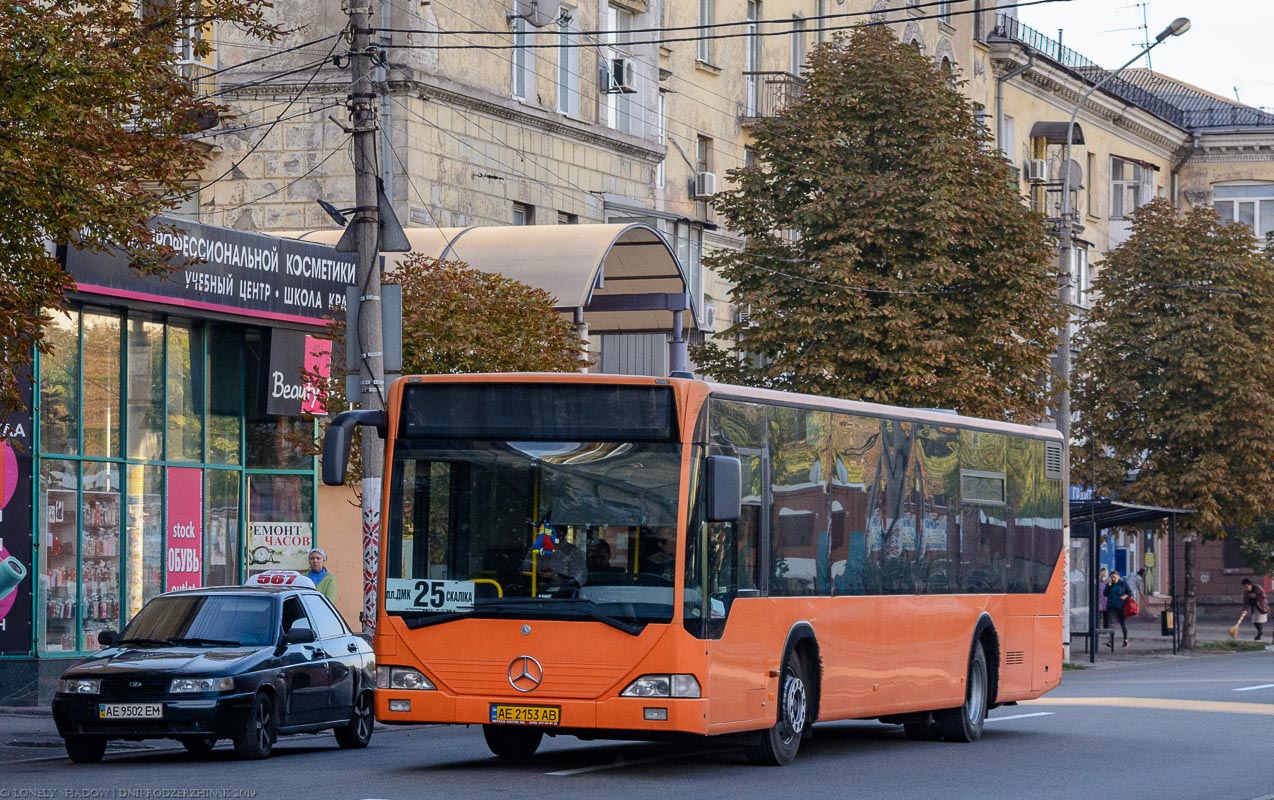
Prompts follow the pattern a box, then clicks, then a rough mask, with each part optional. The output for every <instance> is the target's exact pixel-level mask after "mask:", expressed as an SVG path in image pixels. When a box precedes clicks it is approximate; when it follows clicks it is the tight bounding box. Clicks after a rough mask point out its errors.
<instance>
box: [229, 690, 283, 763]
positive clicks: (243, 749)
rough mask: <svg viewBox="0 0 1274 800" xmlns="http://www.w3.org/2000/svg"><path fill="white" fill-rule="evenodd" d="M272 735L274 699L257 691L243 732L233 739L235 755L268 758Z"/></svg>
mask: <svg viewBox="0 0 1274 800" xmlns="http://www.w3.org/2000/svg"><path fill="white" fill-rule="evenodd" d="M274 737H275V720H274V701H273V700H272V699H271V698H270V695H268V694H266V693H265V692H257V696H256V697H255V698H253V700H252V711H251V712H250V713H249V714H248V722H247V724H246V725H244V729H243V733H242V734H241V735H240V736H239V737H238V738H236V739H235V740H234V752H235V755H237V756H238V757H239V758H246V759H259V758H269V757H270V753H271V752H273V751H274Z"/></svg>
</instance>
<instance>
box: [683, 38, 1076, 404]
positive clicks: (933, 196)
mask: <svg viewBox="0 0 1274 800" xmlns="http://www.w3.org/2000/svg"><path fill="white" fill-rule="evenodd" d="M753 135H754V141H753V146H754V148H755V150H756V154H757V156H758V158H757V162H756V163H755V164H754V165H751V166H745V167H743V168H741V169H735V170H732V171H731V172H730V177H731V178H732V179H733V180H734V181H735V182H736V188H735V189H734V190H732V191H729V192H724V193H722V194H720V195H718V197H717V200H716V208H717V209H718V210H719V211H720V212H721V213H722V215H723V216H724V217H725V220H726V223H727V226H728V227H729V228H731V229H732V230H735V231H738V232H740V233H741V234H743V235H744V236H745V237H746V245H745V247H744V248H743V249H742V250H741V251H737V252H736V251H725V250H723V251H718V252H717V253H714V254H713V255H712V256H710V257H707V258H705V259H704V261H705V263H706V264H707V265H708V266H709V267H710V268H712V269H714V270H716V271H718V272H719V273H720V274H721V275H722V276H723V277H724V278H726V279H727V280H728V281H730V282H731V283H732V284H733V288H732V290H731V295H730V297H731V301H732V302H733V303H735V304H737V305H739V306H740V307H744V308H750V309H751V314H750V319H749V320H748V321H747V322H745V323H739V324H735V325H733V326H731V327H730V328H728V329H726V330H725V331H723V332H722V333H720V334H718V337H717V338H718V339H730V338H733V337H739V338H741V339H742V340H743V341H742V344H741V345H740V349H741V351H745V352H746V355H747V358H746V359H741V358H740V357H739V354H738V353H734V352H730V351H728V350H726V349H725V348H724V347H722V346H720V345H718V344H717V343H715V342H709V343H707V344H706V345H704V346H702V347H698V348H695V349H694V351H693V353H692V357H693V358H694V360H695V361H696V363H697V364H698V365H699V367H700V369H701V370H702V371H703V372H705V373H707V374H709V375H712V376H714V377H717V378H720V379H724V380H727V381H730V382H736V383H744V384H750V385H761V386H769V387H773V388H779V389H786V390H794V391H804V392H810V393H814V394H820V395H832V396H840V397H852V398H861V399H865V400H871V401H876V402H883V403H896V404H903V405H913V406H940V407H946V408H955V409H958V410H960V411H961V412H963V413H967V414H975V415H982V416H992V417H1003V418H1013V419H1020V420H1028V421H1029V420H1034V419H1037V418H1038V417H1039V416H1040V415H1041V412H1042V410H1043V408H1044V405H1045V402H1046V391H1047V390H1046V385H1047V381H1046V380H1045V378H1046V374H1047V371H1048V369H1049V355H1050V353H1051V352H1052V351H1053V350H1054V349H1055V346H1056V339H1057V336H1056V331H1057V328H1058V322H1059V316H1058V315H1059V310H1058V305H1057V301H1056V288H1057V287H1056V282H1055V279H1054V277H1053V272H1054V271H1053V269H1052V268H1051V267H1050V262H1051V253H1052V249H1051V248H1050V246H1049V244H1048V240H1047V234H1046V231H1045V227H1044V224H1043V220H1042V218H1041V217H1040V216H1039V215H1038V214H1035V213H1033V212H1031V211H1029V210H1028V209H1027V208H1026V207H1025V206H1024V205H1023V203H1022V198H1021V197H1020V196H1019V195H1018V194H1017V191H1016V189H1015V186H1014V185H1013V182H1012V179H1011V177H1010V173H1009V166H1008V164H1007V163H1006V162H1005V161H1004V159H1003V157H1002V156H1001V155H1000V154H999V152H998V151H996V150H995V149H994V146H993V144H992V143H991V141H990V139H989V134H988V133H987V131H986V130H985V129H984V128H983V127H982V125H981V124H980V123H979V121H978V119H977V117H976V115H975V113H974V109H973V107H972V106H971V104H970V102H969V101H968V100H967V99H966V98H965V97H964V96H963V95H961V94H960V92H959V91H958V89H957V87H956V85H955V84H954V83H953V81H952V79H951V76H949V75H948V74H947V73H945V72H943V71H941V70H940V69H939V68H938V67H937V66H935V65H934V64H933V62H931V61H930V60H929V59H927V58H925V57H924V56H923V55H921V54H920V53H919V52H918V51H917V50H916V49H915V48H913V47H910V46H907V45H903V44H902V43H900V42H899V41H898V40H897V39H896V38H895V37H894V36H893V34H892V33H890V32H889V31H888V30H887V29H886V28H884V27H879V26H878V27H870V28H863V29H860V30H858V31H855V32H854V34H853V35H852V36H849V37H838V38H837V39H836V40H834V41H832V42H829V43H827V44H824V45H821V46H819V47H818V48H816V49H815V50H814V52H813V53H812V54H811V56H810V59H809V71H808V80H807V82H806V84H805V87H804V91H803V95H802V98H801V99H800V100H799V101H798V102H796V103H794V104H793V105H791V106H790V107H789V108H787V109H786V110H785V111H783V112H781V113H780V114H779V115H778V116H777V117H774V118H769V119H766V120H763V121H761V122H760V123H758V124H757V125H756V127H755V128H754V129H753Z"/></svg>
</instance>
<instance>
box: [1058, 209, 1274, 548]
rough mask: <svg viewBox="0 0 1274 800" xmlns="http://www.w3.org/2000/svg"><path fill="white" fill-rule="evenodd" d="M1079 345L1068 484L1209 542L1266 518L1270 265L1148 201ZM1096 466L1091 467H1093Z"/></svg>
mask: <svg viewBox="0 0 1274 800" xmlns="http://www.w3.org/2000/svg"><path fill="white" fill-rule="evenodd" d="M1094 289H1095V290H1096V292H1097V293H1098V298H1097V300H1096V302H1095V303H1094V305H1093V308H1092V311H1091V313H1090V315H1089V318H1088V321H1087V322H1086V324H1084V325H1083V327H1082V329H1081V330H1080V332H1079V334H1078V336H1077V346H1078V348H1079V354H1078V357H1077V359H1076V381H1075V383H1076V386H1075V408H1076V410H1077V411H1078V413H1079V422H1078V424H1077V425H1076V427H1075V433H1076V437H1077V439H1080V440H1087V441H1089V445H1085V446H1080V447H1076V448H1075V451H1074V458H1073V464H1074V466H1073V470H1072V474H1073V475H1074V476H1075V478H1076V479H1077V480H1079V481H1084V482H1086V483H1095V486H1096V488H1097V491H1098V493H1100V494H1106V495H1109V494H1111V493H1112V492H1117V493H1118V494H1119V495H1120V497H1122V498H1124V499H1127V500H1129V501H1131V502H1136V503H1146V504H1151V505H1164V506H1174V507H1182V508H1190V509H1193V510H1194V512H1195V513H1194V514H1193V515H1191V516H1189V517H1184V518H1183V521H1184V522H1185V523H1186V524H1187V525H1188V526H1189V527H1191V528H1193V529H1194V530H1196V531H1198V532H1199V533H1201V534H1203V535H1204V536H1205V537H1206V538H1217V537H1222V536H1224V532H1225V529H1226V527H1227V526H1235V527H1248V526H1251V525H1253V524H1254V523H1255V521H1256V520H1258V519H1260V518H1262V517H1264V516H1266V515H1269V514H1270V513H1271V511H1274V509H1272V508H1271V506H1272V505H1274V393H1271V391H1270V388H1271V386H1274V262H1272V261H1271V259H1270V258H1269V257H1268V256H1267V255H1265V254H1263V253H1261V252H1260V251H1259V250H1257V249H1256V242H1255V240H1254V239H1253V237H1252V235H1251V232H1250V231H1249V230H1248V229H1247V227H1246V226H1243V225H1231V224H1225V223H1222V222H1221V220H1220V219H1219V218H1218V217H1217V215H1216V213H1215V212H1214V211H1213V210H1212V209H1210V208H1206V207H1203V208H1196V209H1193V210H1191V211H1189V212H1188V213H1186V214H1185V215H1184V216H1178V214H1177V213H1176V211H1175V210H1174V209H1173V207H1172V205H1171V204H1170V203H1168V202H1167V201H1155V202H1153V203H1150V204H1148V205H1146V206H1143V207H1142V208H1141V209H1139V210H1138V211H1137V212H1136V213H1135V214H1134V216H1133V228H1132V235H1131V237H1130V238H1129V239H1128V241H1126V242H1125V243H1124V244H1123V245H1121V246H1120V247H1119V248H1117V249H1116V250H1115V251H1114V252H1112V253H1111V254H1110V256H1109V257H1108V258H1107V259H1106V261H1105V262H1104V263H1103V265H1102V270H1101V273H1100V275H1099V276H1098V278H1097V279H1096V281H1095V282H1094ZM1094 453H1095V458H1094V457H1093V454H1094Z"/></svg>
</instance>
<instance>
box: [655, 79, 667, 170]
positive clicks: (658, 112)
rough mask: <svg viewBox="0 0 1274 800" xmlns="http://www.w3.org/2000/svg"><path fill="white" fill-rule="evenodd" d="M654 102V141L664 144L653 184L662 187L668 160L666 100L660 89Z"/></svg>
mask: <svg viewBox="0 0 1274 800" xmlns="http://www.w3.org/2000/svg"><path fill="white" fill-rule="evenodd" d="M655 102H656V106H655V141H657V142H659V143H660V144H661V145H664V157H663V158H661V159H660V160H659V166H657V167H655V186H657V187H658V188H660V189H662V188H664V185H665V184H666V183H667V180H668V175H667V168H666V163H667V160H668V116H667V110H666V101H665V97H664V93H663V92H662V91H660V92H659V99H658V100H656V101H655Z"/></svg>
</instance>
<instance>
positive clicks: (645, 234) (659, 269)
mask: <svg viewBox="0 0 1274 800" xmlns="http://www.w3.org/2000/svg"><path fill="white" fill-rule="evenodd" d="M405 232H406V234H407V239H408V241H410V242H411V250H412V252H414V253H422V254H424V255H427V256H432V257H434V258H438V259H441V260H456V261H463V262H465V263H467V264H468V265H469V266H470V267H473V268H474V269H478V270H481V271H483V272H489V273H498V274H500V275H503V276H504V277H506V278H510V279H513V280H516V281H519V282H521V283H525V284H527V285H529V286H535V287H537V288H539V289H543V290H544V291H546V292H548V293H549V294H551V295H552V296H553V297H554V302H555V303H556V308H557V310H558V311H561V312H564V313H570V312H574V311H575V310H577V309H582V310H583V313H584V320H583V321H584V322H585V323H586V324H587V325H588V328H589V330H590V332H592V333H638V332H655V331H661V332H664V331H671V330H672V329H673V325H674V320H675V318H676V316H680V317H681V320H682V326H683V328H684V329H685V330H692V329H694V328H695V315H694V314H678V315H676V316H674V312H679V311H686V310H689V308H690V305H689V300H688V295H687V288H686V279H685V276H684V275H683V274H682V271H681V267H680V266H679V265H678V263H677V257H676V255H675V254H674V253H673V251H672V249H671V248H670V247H669V246H668V242H667V240H665V239H664V237H663V236H662V235H661V234H660V233H659V232H658V231H656V230H655V229H654V228H652V227H650V226H649V225H644V224H642V223H624V224H613V225H505V226H482V227H478V226H475V227H469V228H406V229H405ZM341 234H342V231H340V230H338V229H326V230H318V231H305V232H285V233H278V234H276V235H279V236H284V237H287V238H294V239H304V240H306V241H311V242H322V243H325V244H335V243H336V242H337V241H338V240H339V239H340V237H341ZM407 255H408V254H407V253H386V254H385V259H386V270H387V271H388V270H390V269H392V268H393V267H394V266H395V265H396V264H398V263H399V262H401V261H402V260H403V259H404V258H405V257H406V256H407Z"/></svg>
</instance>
